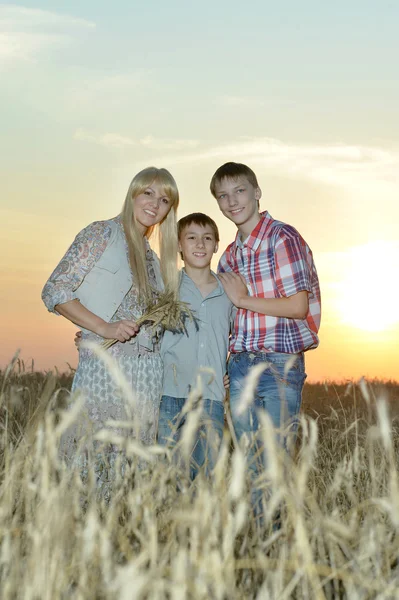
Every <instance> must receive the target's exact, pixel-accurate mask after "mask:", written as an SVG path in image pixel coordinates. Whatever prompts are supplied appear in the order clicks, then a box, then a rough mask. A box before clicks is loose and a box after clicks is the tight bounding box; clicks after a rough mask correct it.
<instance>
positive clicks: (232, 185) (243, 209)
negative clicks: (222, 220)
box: [215, 176, 262, 228]
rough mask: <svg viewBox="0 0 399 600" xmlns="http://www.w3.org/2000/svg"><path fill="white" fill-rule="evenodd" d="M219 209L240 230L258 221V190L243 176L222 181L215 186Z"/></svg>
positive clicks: (259, 193)
mask: <svg viewBox="0 0 399 600" xmlns="http://www.w3.org/2000/svg"><path fill="white" fill-rule="evenodd" d="M215 195H216V199H217V201H218V204H219V208H220V210H221V211H222V213H223V214H224V216H225V217H227V218H228V219H229V220H230V221H233V223H235V225H236V226H237V227H238V228H240V227H241V226H245V225H247V224H249V225H251V224H252V222H253V223H254V227H255V226H256V223H257V221H258V220H259V216H258V215H259V200H260V198H261V196H262V192H261V190H260V188H254V187H253V185H251V184H250V183H249V181H248V179H247V178H246V177H244V176H241V177H238V178H237V179H229V178H227V177H226V178H225V179H222V181H221V182H220V183H217V184H216V186H215Z"/></svg>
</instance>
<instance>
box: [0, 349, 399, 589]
mask: <svg viewBox="0 0 399 600" xmlns="http://www.w3.org/2000/svg"><path fill="white" fill-rule="evenodd" d="M18 367H19V365H18V363H17V361H16V362H15V364H14V369H9V370H8V372H7V373H2V374H1V397H0V423H1V436H0V465H1V480H0V586H1V598H2V599H4V600H11V599H12V600H14V599H19V598H21V599H29V600H37V599H40V600H58V599H60V600H61V599H66V598H68V599H70V598H71V599H76V600H78V599H79V600H83V599H92V598H96V599H111V600H114V599H115V600H119V599H122V600H125V599H129V600H130V599H135V600H150V599H151V600H152V599H154V600H164V599H170V600H177V599H178V600H182V599H186V598H187V599H197V598H198V599H201V600H202V599H204V600H208V599H217V600H225V599H229V600H242V599H247V598H248V599H254V600H255V599H256V600H263V599H280V598H286V599H287V598H298V599H304V600H305V599H306V600H307V599H313V598H316V599H320V600H324V599H335V598H337V599H338V598H349V599H351V600H366V599H371V598H378V599H383V598H384V599H387V598H398V597H399V560H398V557H399V535H398V533H399V532H398V526H399V524H398V514H399V507H398V502H399V490H398V483H397V482H398V460H397V457H398V436H397V425H396V421H394V420H393V419H392V416H390V414H391V413H392V411H393V410H394V409H395V405H394V404H393V403H392V399H393V398H394V397H397V394H398V388H395V387H394V386H393V385H391V386H389V385H387V386H384V387H382V386H380V385H370V384H368V383H366V382H364V383H362V384H361V386H360V387H358V386H357V385H352V386H351V388H350V396H345V387H346V386H341V388H339V392H340V393H337V387H336V386H334V385H328V386H327V387H324V386H322V385H320V386H314V388H311V387H308V388H307V392H306V393H307V394H308V398H309V397H310V394H311V393H314V394H315V397H314V398H313V399H312V401H311V402H310V401H305V405H306V406H307V412H308V413H310V412H312V411H313V410H315V407H316V410H318V413H319V414H318V415H316V414H314V417H315V418H311V417H310V416H308V415H305V414H303V415H302V417H301V426H300V432H299V440H298V444H297V452H296V455H295V456H292V455H289V454H288V453H286V452H283V451H281V449H280V448H279V446H278V444H277V443H276V439H275V432H274V430H273V428H272V426H271V423H270V420H269V419H268V418H267V416H266V415H262V416H261V420H262V429H261V432H262V436H263V441H264V444H265V447H266V449H267V454H268V457H269V460H268V462H267V470H266V473H265V476H264V477H263V478H260V480H259V481H258V483H257V484H258V486H259V487H260V488H261V489H262V490H263V492H264V495H265V498H267V503H266V514H265V522H264V524H263V526H262V527H261V528H258V527H257V526H256V523H255V522H254V518H253V515H252V511H251V508H250V493H249V488H248V481H247V468H246V463H245V452H246V449H245V445H243V444H237V446H236V447H235V448H234V449H233V450H232V449H231V440H230V436H229V432H228V430H226V431H225V436H224V439H223V442H222V447H221V450H220V453H219V460H218V462H217V465H216V468H215V470H214V473H213V476H212V478H210V479H207V478H205V477H204V475H203V473H200V475H199V476H198V478H197V479H196V481H195V482H194V483H192V484H191V483H190V481H189V479H188V478H185V474H184V473H182V472H181V471H180V470H179V469H178V466H177V464H176V461H175V460H174V456H173V452H169V453H167V454H166V455H165V456H164V457H163V458H157V459H155V457H156V456H157V453H158V452H161V449H159V448H158V447H156V446H154V447H153V448H148V447H146V448H144V447H142V446H141V445H140V443H139V442H138V441H134V440H131V442H132V443H131V444H129V446H128V447H126V451H127V453H128V455H129V463H128V464H127V467H126V471H125V474H124V476H123V477H119V478H118V479H117V480H116V481H115V482H114V490H113V494H112V496H111V498H110V499H109V501H108V502H105V501H104V499H102V498H101V497H99V496H98V494H97V492H96V482H95V476H94V471H93V465H91V466H90V473H89V475H90V476H89V477H88V478H87V481H86V482H85V483H83V482H82V480H81V477H80V473H79V470H78V469H75V468H73V469H66V468H65V466H64V465H63V463H62V462H61V461H60V459H59V455H58V447H59V441H60V436H61V434H62V432H63V431H64V429H65V427H66V426H68V425H69V423H70V420H71V418H79V417H78V411H77V412H76V413H74V414H73V415H71V414H70V413H69V412H65V411H64V410H63V405H64V404H65V401H66V400H67V393H66V392H65V391H64V390H63V389H62V385H63V384H64V385H65V384H66V383H67V381H66V380H64V381H63V382H62V383H61V385H60V380H58V379H56V378H55V377H54V376H52V375H51V374H49V375H47V376H46V377H44V376H42V375H40V374H38V373H23V369H22V372H21V371H20V372H19V373H18ZM380 392H381V393H380ZM383 395H385V396H387V397H388V400H386V399H384V398H383V397H382V396H383ZM363 398H364V403H363ZM355 399H356V403H355V402H354V400H355ZM390 399H391V401H390ZM190 402H191V404H192V410H191V411H190V415H191V414H192V413H196V411H199V410H200V409H201V402H200V394H199V393H198V392H197V393H195V392H194V395H193V397H192V398H191V399H190ZM334 402H335V405H334ZM196 418H197V415H195V414H194V416H193V418H192V421H193V422H192V423H191V426H192V428H191V427H189V428H188V429H189V430H190V432H191V433H190V435H194V433H193V432H194V429H195V427H194V425H195V420H196ZM98 435H99V437H101V436H103V439H104V440H105V441H109V440H110V439H111V438H109V437H107V436H109V435H110V434H109V432H108V431H105V432H103V433H101V434H98ZM186 435H187V436H188V434H186ZM111 441H113V442H118V440H115V439H114V438H112V439H111ZM189 442H190V440H189V439H184V443H182V444H181V445H180V447H179V450H178V451H179V452H182V453H185V454H186V458H188V457H187V454H188V453H189V452H190V443H189ZM143 457H144V458H145V459H146V461H147V462H146V468H143V466H142V463H140V461H141V459H142V458H143ZM178 490H179V491H178ZM276 510H279V512H280V517H281V527H280V528H279V529H276V528H275V527H274V526H273V523H274V519H275V515H276Z"/></svg>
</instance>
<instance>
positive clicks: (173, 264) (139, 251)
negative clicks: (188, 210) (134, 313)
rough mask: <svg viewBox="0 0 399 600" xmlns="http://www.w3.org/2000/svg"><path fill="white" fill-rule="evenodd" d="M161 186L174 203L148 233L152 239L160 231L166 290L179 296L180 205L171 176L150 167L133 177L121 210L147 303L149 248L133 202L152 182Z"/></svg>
mask: <svg viewBox="0 0 399 600" xmlns="http://www.w3.org/2000/svg"><path fill="white" fill-rule="evenodd" d="M155 182H156V183H158V184H160V185H161V186H162V188H163V192H164V194H165V195H166V196H168V198H169V199H170V201H171V207H170V210H169V212H168V214H167V215H166V217H165V218H164V219H163V221H161V223H159V224H158V225H155V226H154V227H149V228H148V229H147V231H146V233H145V236H146V238H147V239H148V238H150V236H151V234H152V233H153V231H154V229H155V228H158V229H159V248H160V257H159V258H160V263H161V274H162V279H163V282H164V284H165V289H166V290H167V291H173V292H174V293H176V294H177V289H178V271H177V249H178V246H177V227H176V212H177V207H178V206H179V191H178V189H177V185H176V182H175V180H174V179H173V177H172V175H171V174H170V173H169V171H167V170H166V169H157V168H156V167H147V168H146V169H143V170H142V171H140V172H139V173H137V175H136V176H135V177H134V178H133V180H132V182H131V184H130V186H129V189H128V191H127V194H126V199H125V202H124V204H123V207H122V213H121V215H122V224H123V228H124V231H125V235H126V239H127V243H128V246H129V258H130V267H131V269H132V273H133V275H134V277H135V279H136V281H137V285H138V288H139V290H140V296H141V297H143V299H144V301H145V303H146V304H147V303H148V301H149V299H150V298H151V296H152V292H151V287H150V283H149V280H148V274H147V266H146V249H145V246H144V244H143V235H142V233H141V232H140V230H139V228H138V227H137V222H136V219H135V216H134V201H135V199H136V198H137V196H139V195H140V194H141V193H142V192H144V191H145V190H146V189H147V188H148V187H149V186H151V185H152V184H153V183H155Z"/></svg>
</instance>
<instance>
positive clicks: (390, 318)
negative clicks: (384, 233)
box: [337, 241, 399, 332]
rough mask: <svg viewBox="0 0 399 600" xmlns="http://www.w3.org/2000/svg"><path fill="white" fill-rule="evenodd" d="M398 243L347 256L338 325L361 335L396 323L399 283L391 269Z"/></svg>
mask: <svg viewBox="0 0 399 600" xmlns="http://www.w3.org/2000/svg"><path fill="white" fill-rule="evenodd" d="M398 262H399V243H397V242H385V241H373V242H369V243H367V244H364V245H362V246H357V247H355V248H352V249H350V250H349V251H348V252H347V264H346V277H345V279H344V280H343V281H342V282H340V283H339V284H338V299H337V302H338V310H339V313H340V316H341V321H342V322H343V323H346V324H348V325H351V326H352V327H356V328H358V329H362V330H364V331H374V332H378V331H384V330H386V329H388V328H389V327H391V326H393V325H395V324H396V323H398V322H399V313H398V310H397V298H398V294H399V281H398V279H397V278H395V277H394V273H395V270H394V265H397V264H398Z"/></svg>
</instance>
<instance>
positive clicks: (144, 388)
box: [42, 216, 163, 495]
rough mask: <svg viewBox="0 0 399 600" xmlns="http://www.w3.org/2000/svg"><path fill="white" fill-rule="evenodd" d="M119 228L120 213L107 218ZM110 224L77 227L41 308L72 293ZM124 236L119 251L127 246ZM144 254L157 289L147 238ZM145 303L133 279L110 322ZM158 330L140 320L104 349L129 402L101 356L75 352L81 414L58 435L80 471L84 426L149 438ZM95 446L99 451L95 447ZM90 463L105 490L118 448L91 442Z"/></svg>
mask: <svg viewBox="0 0 399 600" xmlns="http://www.w3.org/2000/svg"><path fill="white" fill-rule="evenodd" d="M112 221H113V222H114V223H116V224H117V225H118V226H119V227H120V228H121V231H122V232H123V226H122V223H121V218H120V216H119V217H116V218H115V219H112ZM110 236H111V227H110V225H109V222H107V221H99V222H95V223H92V224H91V225H89V226H88V227H86V228H85V229H83V230H82V231H81V232H80V233H79V234H78V235H77V237H76V238H75V240H74V242H73V244H72V245H71V246H70V248H69V249H68V250H67V252H66V254H65V256H64V257H63V259H62V260H61V262H60V263H59V264H58V266H57V267H56V269H55V270H54V272H53V273H52V275H51V276H50V278H49V280H48V281H47V283H46V285H45V287H44V289H43V294H42V297H43V301H44V303H45V304H46V306H47V308H48V309H49V310H50V311H52V312H55V313H56V311H55V308H54V307H55V306H56V305H57V304H62V303H65V302H68V301H69V300H72V299H73V297H74V296H73V292H74V290H76V289H77V288H78V287H79V285H80V284H81V282H82V281H83V279H84V277H85V275H86V274H87V273H88V272H89V271H90V270H91V269H92V267H93V266H94V264H95V263H96V262H97V261H98V260H99V258H100V257H101V255H102V253H103V252H104V251H105V249H106V247H107V243H108V241H109V240H110ZM123 238H124V240H125V251H126V253H127V254H128V246H127V242H126V238H125V236H124V232H123ZM145 243H146V245H147V250H146V259H147V273H148V277H149V281H150V284H151V286H152V287H153V288H154V289H157V290H160V289H162V281H161V278H160V275H159V269H157V268H156V267H157V265H156V261H157V260H158V259H157V257H156V255H155V254H154V253H153V251H152V250H151V248H150V246H149V243H148V241H147V239H146V238H145ZM144 310H145V307H144V305H143V302H142V301H141V299H140V295H139V290H138V288H137V286H136V285H135V284H134V280H133V285H132V286H131V288H130V290H129V291H128V292H127V294H126V295H125V297H124V298H123V300H122V302H121V304H120V306H119V307H118V309H117V310H116V312H115V314H114V315H113V317H112V318H111V322H114V321H119V320H121V319H132V320H136V319H138V318H139V317H140V316H141V315H142V314H143V312H144ZM161 335H162V330H161V329H158V330H156V331H155V332H154V331H153V329H152V328H151V327H150V326H148V325H147V326H146V325H143V326H141V328H140V333H139V335H138V336H136V337H134V338H132V339H131V340H130V341H129V342H125V343H120V342H117V343H116V344H114V345H113V346H112V347H111V348H110V349H109V350H107V352H108V353H110V354H111V356H112V357H113V358H114V359H115V362H116V364H117V366H118V368H119V369H120V371H121V372H122V374H123V376H124V377H125V379H126V381H127V382H128V384H129V386H130V387H131V389H132V390H133V395H134V403H133V408H132V403H129V400H128V399H127V398H125V397H124V395H123V393H122V391H121V389H120V388H119V386H118V385H117V383H116V382H115V380H114V377H113V376H112V373H110V372H109V370H108V369H107V367H106V366H105V364H104V363H103V361H102V360H101V359H100V358H99V357H98V356H97V355H95V354H94V353H93V352H92V350H90V349H87V348H82V349H81V350H80V352H79V364H78V368H77V370H76V373H75V377H74V380H73V384H72V392H75V391H80V392H82V393H83V395H84V397H85V408H86V413H87V414H86V418H81V419H79V422H77V423H75V425H74V426H72V427H71V428H70V429H69V430H68V431H67V433H66V434H64V437H63V440H62V450H63V454H64V455H65V458H66V460H67V462H71V461H74V462H75V461H76V460H77V461H78V462H79V466H80V467H81V469H82V472H83V475H85V471H86V467H87V456H88V448H87V447H86V449H84V451H83V452H80V453H77V447H78V445H79V443H80V441H81V440H82V438H84V437H85V436H86V435H87V433H88V431H89V430H90V431H92V432H93V433H95V432H96V431H98V430H100V429H104V428H107V429H110V430H111V432H114V433H115V434H117V435H121V434H122V435H133V431H134V432H135V433H136V435H138V437H139V439H140V440H141V442H143V443H144V444H151V443H154V442H155V439H156V432H157V426H158V412H159V402H160V396H161V391H162V378H163V364H162V359H161V356H160V353H159V349H160V339H161ZM84 340H90V341H93V342H97V343H101V342H102V341H103V339H102V338H101V337H99V336H97V335H95V334H94V333H92V332H90V331H87V330H83V331H82V341H84ZM132 417H133V418H134V423H135V426H134V428H132V429H131V430H129V429H128V428H117V427H116V428H115V427H114V428H112V427H110V425H109V424H108V426H107V427H105V424H106V423H107V422H109V421H119V422H121V421H123V422H125V423H126V422H129V423H130V422H132ZM100 450H101V451H100ZM94 451H95V454H96V458H95V469H96V476H97V480H98V485H99V487H100V488H103V491H104V492H105V495H108V492H109V489H110V487H112V480H113V478H114V477H115V473H114V472H113V471H114V466H115V463H116V461H117V458H118V457H119V458H120V449H119V448H118V447H117V446H115V445H114V444H110V445H109V446H107V448H106V452H105V453H104V452H103V448H102V445H101V444H99V443H97V442H95V444H94Z"/></svg>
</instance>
